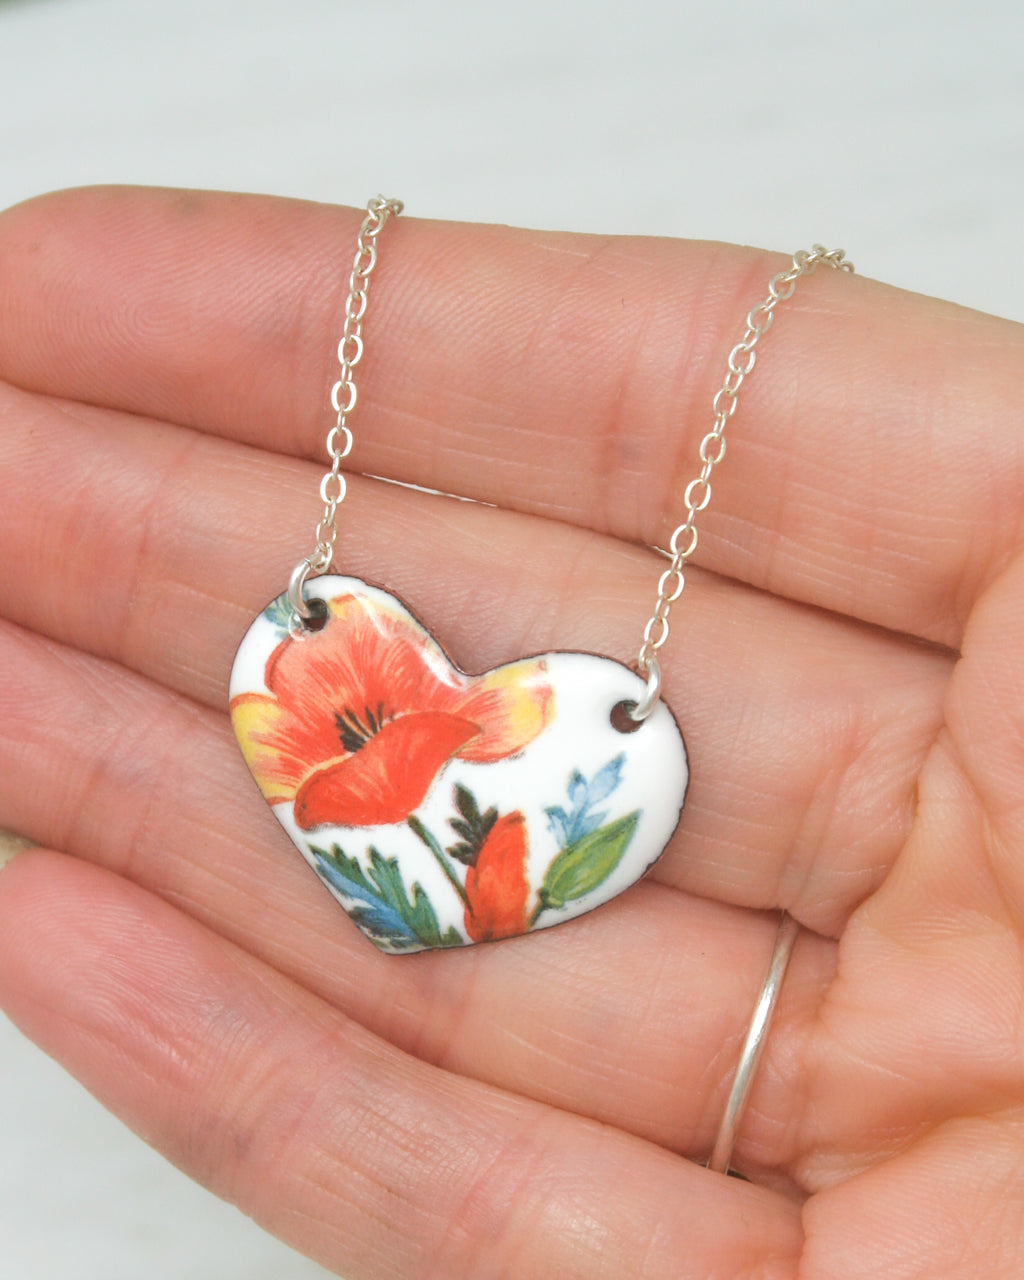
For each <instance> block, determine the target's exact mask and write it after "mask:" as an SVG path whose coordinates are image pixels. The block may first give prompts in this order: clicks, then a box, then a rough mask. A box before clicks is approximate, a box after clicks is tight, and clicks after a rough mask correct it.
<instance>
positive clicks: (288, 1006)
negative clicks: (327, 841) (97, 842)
mask: <svg viewBox="0 0 1024 1280" xmlns="http://www.w3.org/2000/svg"><path fill="white" fill-rule="evenodd" d="M68 973H73V974H74V981H72V982H69V981H68V979H67V975H68ZM0 999H2V1001H3V1003H4V1006H5V1008H6V1009H7V1011H8V1012H9V1013H10V1014H11V1016H12V1017H13V1018H14V1020H15V1021H16V1022H17V1023H18V1024H19V1025H20V1026H21V1027H22V1028H23V1029H24V1030H25V1031H27V1032H28V1034H29V1035H31V1036H32V1037H33V1038H34V1039H35V1040H37V1042H39V1043H40V1044H41V1045H42V1047H43V1048H45V1049H47V1050H48V1051H49V1052H51V1053H53V1054H55V1055H56V1056H58V1057H59V1058H60V1060H62V1061H63V1062H64V1064H65V1065H66V1066H68V1067H69V1068H70V1069H71V1070H73V1071H74V1072H75V1073H76V1074H77V1075H79V1076H80V1078H82V1080H83V1081H84V1083H85V1084H86V1085H87V1086H88V1087H89V1088H90V1089H91V1090H92V1091H93V1092H95V1093H96V1094H97V1096H98V1097H99V1098H100V1099H101V1101H103V1102H104V1103H105V1104H106V1105H107V1106H108V1107H110V1108H111V1109H112V1110H114V1111H116V1112H117V1113H119V1114H120V1115H121V1116H123V1118H124V1119H126V1120H127V1122H128V1123H129V1124H131V1125H132V1126H133V1127H134V1128H136V1129H137V1130H139V1131H140V1132H141V1133H142V1134H143V1135H144V1136H145V1137H146V1138H147V1139H148V1140H149V1141H151V1142H152V1143H154V1144H155V1145H157V1146H158V1147H160V1148H161V1149H162V1150H164V1151H165V1152H166V1153H167V1154H169V1155H170V1156H171V1158H172V1159H174V1160H175V1161H176V1162H177V1163H179V1164H180V1165H182V1166H183V1167H184V1168H186V1170H187V1171H188V1172H190V1173H192V1174H193V1176H196V1177H198V1178H199V1179H200V1180H202V1181H203V1182H205V1183H206V1184H207V1185H208V1186H211V1187H212V1188H213V1189H214V1190H216V1191H217V1192H219V1193H220V1194H221V1195H223V1196H225V1197H227V1198H229V1199H231V1200H234V1201H235V1202H236V1203H238V1204H239V1205H240V1206H241V1207H242V1208H243V1209H244V1210H245V1211H246V1212H247V1213H249V1214H251V1215H252V1216H254V1217H255V1218H257V1220H258V1221H260V1222H262V1223H263V1224H264V1225H266V1226H267V1227H268V1228H269V1229H270V1230H272V1231H274V1232H275V1233H276V1234H278V1235H280V1236H281V1237H282V1238H284V1239H285V1240H287V1241H289V1242H290V1243H292V1244H294V1245H295V1246H297V1247H298V1248H300V1249H302V1250H304V1251H305V1252H307V1253H309V1254H310V1255H311V1256H313V1257H315V1258H317V1259H318V1260H320V1261H321V1262H323V1263H324V1264H325V1265H327V1266H329V1267H332V1268H335V1269H337V1270H338V1271H339V1272H341V1273H343V1274H345V1275H348V1276H351V1277H353V1280H359V1278H360V1277H365V1278H367V1280H370V1278H371V1277H378V1276H382V1275H387V1276H393V1277H395V1280H401V1278H402V1277H405V1276H408V1277H415V1280H423V1278H424V1277H432V1276H438V1277H439V1276H444V1277H446V1280H447V1278H450V1280H458V1278H459V1277H463V1276H465V1277H469V1276H479V1275H481V1274H483V1273H487V1272H497V1271H499V1270H500V1271H501V1273H502V1274H504V1275H507V1276H510V1277H514V1276H522V1277H526V1276H534V1275H545V1274H546V1275H558V1276H564V1277H567V1278H569V1277H581V1278H582V1277H587V1280H592V1278H593V1277H595V1276H608V1277H610V1276H621V1275H626V1274H629V1275H636V1276H642V1277H644V1278H645V1280H658V1278H659V1277H666V1278H667V1277H672V1278H673V1280H680V1278H681V1277H688V1276H689V1277H694V1278H696V1277H702V1278H703V1277H705V1276H707V1275H708V1274H709V1273H711V1272H715V1273H716V1274H718V1275H722V1276H735V1277H737V1280H738V1278H739V1277H740V1276H747V1275H750V1274H751V1273H752V1272H754V1271H756V1270H758V1268H761V1274H763V1275H765V1276H766V1277H773V1280H792V1277H793V1276H794V1275H795V1264H796V1258H797V1256H798V1253H799V1249H800V1230H799V1212H798V1208H797V1207H796V1206H795V1205H793V1204H792V1203H791V1202H789V1201H787V1200H785V1199H783V1198H782V1197H779V1196H777V1195H775V1194H773V1193H771V1192H768V1191H765V1190H764V1189H762V1188H757V1187H754V1186H751V1185H747V1184H743V1183H740V1182H737V1181H736V1180H734V1179H726V1178H721V1177H718V1176H716V1175H713V1174H710V1173H708V1172H706V1171H705V1170H702V1169H699V1168H697V1167H695V1166H692V1165H687V1164H685V1163H684V1162H682V1161H680V1160H678V1159H677V1158H675V1157H672V1156H671V1155H669V1154H668V1153H666V1152H664V1151H661V1150H659V1149H658V1148H656V1147H653V1146H650V1145H648V1144H645V1143H642V1142H640V1141H638V1140H637V1139H634V1138H630V1137H629V1136H627V1135H623V1134H617V1133H615V1132H614V1131H612V1130H610V1129H609V1128H607V1127H604V1126H602V1127H597V1126H594V1125H592V1124H590V1123H588V1122H584V1121H581V1120H579V1119H578V1118H575V1117H572V1116H567V1115H565V1114H564V1113H562V1112H559V1111H557V1110H554V1109H551V1108H547V1107H543V1106H540V1105H539V1104H536V1103H532V1102H529V1101H526V1100H523V1099H519V1098H516V1097H514V1096H512V1095H509V1094H506V1093H502V1092H500V1091H498V1090H495V1089H492V1088H490V1087H488V1086H485V1085H481V1084H477V1083H474V1082H471V1081H466V1080H462V1079H459V1078H457V1077H454V1076H452V1075H450V1074H449V1073H447V1072H445V1071H442V1070H438V1069H437V1068H433V1067H429V1066H426V1065H424V1064H423V1063H421V1062H417V1061H416V1060H414V1059H411V1058H409V1057H408V1056H406V1055H404V1054H402V1053H400V1052H398V1051H397V1050H395V1049H393V1048H391V1047H390V1046H388V1045H386V1044H385V1043H383V1042H382V1041H380V1040H379V1039H378V1038H377V1037H375V1036H372V1035H371V1034H369V1033H367V1032H365V1031H363V1030H362V1029H360V1028H359V1027H358V1026H356V1025H355V1024H353V1023H351V1022H348V1021H346V1020H345V1019H344V1018H342V1017H340V1016H339V1015H338V1014H337V1013H336V1012H335V1011H334V1010H332V1009H330V1008H329V1007H327V1006H326V1005H324V1004H323V1003H322V1002H321V1001H319V1000H317V999H316V998H315V997H313V996H311V995H309V994H308V993H306V992H303V991H302V990H301V989H300V988H298V987H296V986H295V985H294V984H293V983H291V982H289V981H288V980H287V979H284V978H282V977H281V976H280V975H278V974H275V973H274V972H273V971H272V970H270V969H268V968H267V967H266V966H265V965H263V964H261V963H260V962H258V961H255V960H253V959H252V958H251V957H248V956H246V955H245V954H244V953H242V952H239V951H237V950H236V949H234V948H233V947H231V946H230V945H228V944H226V943H224V942H223V941H221V940H219V939H217V938H215V937H213V936H211V935H210V934H208V933H207V932H206V931H205V930H203V929H202V928H201V927H199V926H197V925H196V924H195V923H194V922H192V921H189V920H188V919H186V918H185V917H183V916H181V915H180V914H179V913H177V912H175V911H174V910H172V909H171V908H169V907H167V906H165V905H163V904H161V903H160V902H159V901H158V900H156V899H154V898H152V897H150V896H149V895H147V894H145V893H142V892H140V891H139V890H138V889H135V888H133V887H131V886H128V885H126V884H124V883H123V882H118V881H117V880H116V879H114V878H112V877H110V876H108V875H106V874H104V873H100V872H97V871H96V870H94V869H92V868H86V867H83V866H81V865H78V864H75V863H73V862H69V861H68V860H66V859H62V858H60V857H58V856H56V855H52V854H45V853H30V854H26V855H24V856H23V857H21V858H19V859H18V860H17V861H16V862H15V863H14V864H12V866H11V867H9V868H8V869H7V870H6V871H5V873H4V875H3V880H2V882H0ZM709 1222H713V1223H714V1224H715V1229H714V1231H713V1232H711V1231H708V1230H707V1228H706V1224H707V1223H709Z"/></svg>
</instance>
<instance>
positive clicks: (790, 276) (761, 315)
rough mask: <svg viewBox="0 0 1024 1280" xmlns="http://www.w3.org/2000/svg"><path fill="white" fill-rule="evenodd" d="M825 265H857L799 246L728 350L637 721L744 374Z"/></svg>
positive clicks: (649, 644)
mask: <svg viewBox="0 0 1024 1280" xmlns="http://www.w3.org/2000/svg"><path fill="white" fill-rule="evenodd" d="M822 263H824V264H825V265H826V266H829V267H833V268H835V269H836V270H837V271H852V270H853V263H852V262H847V261H846V257H845V251H844V250H842V249H826V248H825V247H824V246H823V245H820V244H816V245H814V247H813V248H812V249H811V251H810V252H809V253H808V252H807V250H806V249H801V250H799V252H797V253H795V254H794V255H793V262H792V265H791V266H790V267H789V269H788V270H786V271H780V272H779V273H778V274H777V275H774V276H772V278H771V280H770V281H769V282H768V297H767V298H765V299H764V301H763V302H759V303H758V304H757V306H756V307H754V308H752V310H751V311H750V312H749V314H748V315H747V331H746V333H744V335H743V337H742V338H741V339H740V340H739V342H737V343H736V345H735V346H734V347H733V349H732V350H731V351H730V352H729V359H728V361H727V362H726V363H727V366H728V368H727V371H726V375H725V381H724V382H723V383H722V385H721V386H720V387H719V388H718V391H717V392H716V393H715V398H714V399H713V400H712V402H711V409H712V412H713V414H714V424H713V425H712V427H711V430H710V431H709V432H708V433H707V435H706V436H705V437H704V439H703V440H702V441H701V442H700V448H699V449H698V451H697V452H698V454H699V456H700V462H701V467H700V471H699V473H698V474H697V475H696V476H694V478H693V479H692V480H691V481H690V483H689V484H688V485H687V486H686V490H685V492H684V493H683V506H684V507H685V509H686V519H685V520H684V521H683V523H682V524H681V525H680V526H679V527H678V528H677V529H676V531H675V532H674V533H673V534H672V537H671V539H670V540H669V550H670V551H671V553H672V563H671V564H670V565H669V567H668V568H667V569H666V570H665V572H664V573H663V574H662V575H661V577H660V578H659V579H658V600H657V603H656V604H655V606H654V612H653V613H652V614H651V616H650V617H649V618H648V620H647V625H646V626H645V627H644V633H643V641H642V643H641V645H640V652H639V654H638V655H637V660H636V665H637V668H638V670H639V671H640V674H641V675H643V676H646V677H647V691H646V693H645V694H644V696H643V698H641V699H640V701H639V702H638V703H637V704H636V706H635V707H633V708H631V710H630V712H629V714H630V716H631V717H632V719H634V720H646V718H647V717H648V716H649V715H650V714H651V712H652V711H653V710H654V708H655V707H656V706H657V704H658V700H659V698H660V696H661V668H660V666H659V664H658V650H659V649H660V648H661V647H662V645H663V644H664V643H665V641H666V640H667V639H668V615H669V612H670V610H671V608H672V606H673V604H675V602H676V601H677V600H678V599H679V597H680V596H681V595H682V594H683V587H684V585H685V582H686V577H685V573H684V570H685V568H686V564H687V562H688V561H689V559H690V557H691V556H692V555H693V553H694V552H695V551H696V550H697V515H698V513H699V512H701V511H703V510H704V508H705V507H706V506H707V505H708V503H709V502H710V501H711V473H712V471H714V469H715V467H717V466H718V464H719V463H720V462H721V461H722V459H723V458H724V457H725V426H726V423H727V422H728V421H729V419H730V418H731V417H732V415H733V414H734V413H735V412H736V406H737V404H738V403H739V393H740V387H742V386H743V380H744V378H746V377H747V376H748V375H749V374H750V373H751V372H752V371H753V368H754V362H755V361H756V359H757V352H756V351H755V347H756V346H757V344H758V342H759V341H760V339H761V338H762V337H763V336H764V335H765V334H766V333H767V332H768V330H769V329H770V328H771V327H772V321H773V320H774V318H775V308H776V307H777V306H778V305H779V303H780V302H785V301H786V300H787V299H788V298H791V297H792V296H793V291H794V290H795V289H796V282H797V281H798V280H799V279H800V277H801V276H809V275H810V274H811V273H812V272H813V271H814V270H815V269H816V268H817V267H818V266H820V265H821V264H822Z"/></svg>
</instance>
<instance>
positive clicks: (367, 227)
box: [288, 196, 404, 622]
mask: <svg viewBox="0 0 1024 1280" xmlns="http://www.w3.org/2000/svg"><path fill="white" fill-rule="evenodd" d="M403 208H404V206H403V204H402V202H401V200H393V199H391V200H389V199H386V198H385V197H384V196H374V197H373V199H372V200H370V201H369V203H368V204H367V206H366V217H365V218H364V219H363V222H362V226H360V228H359V235H358V236H357V237H356V256H355V258H354V259H353V260H352V270H351V272H350V273H349V277H348V297H347V298H346V300H345V326H344V328H343V329H342V333H341V341H340V342H339V343H338V363H339V365H340V366H341V377H339V379H338V381H337V382H336V383H335V384H334V386H333V387H332V388H331V407H332V408H333V409H334V412H335V413H336V414H337V415H338V416H337V419H336V420H335V423H334V426H333V427H332V428H331V430H330V432H329V433H328V435H327V456H328V457H329V458H330V460H331V467H330V470H329V471H326V472H325V473H324V476H323V478H322V479H321V481H320V497H321V499H322V500H323V504H324V510H323V514H322V515H321V517H320V523H319V524H318V525H317V527H316V547H315V548H314V550H313V553H312V554H311V555H309V556H307V557H306V558H305V559H304V560H302V561H300V563H299V564H298V566H297V567H296V568H295V570H294V572H293V573H292V576H291V580H290V581H289V584H288V602H289V604H290V605H291V607H292V612H293V613H294V614H295V615H297V618H298V620H299V621H300V622H308V621H309V620H310V618H312V616H313V610H312V609H311V608H310V606H309V605H308V604H307V603H306V600H305V597H304V596H303V594H302V588H303V587H304V586H305V582H306V579H307V578H308V577H309V575H310V574H311V573H326V572H327V570H328V569H329V568H330V567H331V561H332V560H333V559H334V544H335V543H336V542H337V540H338V507H340V506H341V504H342V503H343V502H344V501H345V492H346V489H347V485H346V482H345V477H344V476H343V475H342V474H341V464H342V462H343V461H344V459H345V458H347V457H348V455H349V454H350V453H351V452H352V431H351V428H350V427H349V425H348V419H349V416H350V415H351V413H352V411H353V410H354V409H355V407H356V397H357V391H356V381H355V378H354V377H353V370H354V369H355V367H356V365H357V364H358V363H359V361H360V360H361V359H362V358H363V317H364V316H365V315H366V303H367V298H368V296H369V292H370V274H371V273H372V271H373V269H374V267H375V266H376V265H377V237H378V236H379V235H380V233H381V231H383V229H384V226H385V223H386V222H387V220H388V218H390V217H392V216H395V217H397V216H398V214H400V213H401V212H402V209H403Z"/></svg>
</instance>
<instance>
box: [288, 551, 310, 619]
mask: <svg viewBox="0 0 1024 1280" xmlns="http://www.w3.org/2000/svg"><path fill="white" fill-rule="evenodd" d="M312 572H313V562H312V560H311V559H310V558H309V557H308V556H307V557H306V559H305V560H300V561H299V563H298V564H297V565H296V566H295V569H294V570H293V571H292V576H291V577H290V578H289V579H288V592H287V595H288V603H289V604H290V605H291V607H292V613H293V614H294V615H295V617H297V618H298V619H299V622H300V623H303V622H308V621H309V620H310V618H312V616H313V610H312V609H311V608H310V607H309V605H308V604H307V603H306V598H305V596H303V594H302V589H303V587H305V585H306V579H307V578H308V577H309V575H310V574H311V573H312Z"/></svg>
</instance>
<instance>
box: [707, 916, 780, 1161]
mask: <svg viewBox="0 0 1024 1280" xmlns="http://www.w3.org/2000/svg"><path fill="white" fill-rule="evenodd" d="M799 932H800V925H799V923H798V922H797V921H796V920H794V919H793V917H792V916H791V915H790V914H789V912H788V911H783V913H782V915H781V916H780V917H779V928H778V932H777V933H776V935H775V946H774V947H773V948H772V958H771V959H770V960H769V962H768V972H767V973H766V974H765V978H764V983H763V985H762V987H761V994H760V995H759V996H758V998H757V1004H756V1005H755V1006H754V1016H753V1017H752V1018H751V1019H750V1027H749V1028H748V1030H747V1038H746V1040H744V1042H743V1048H742V1049H741V1050H740V1060H739V1062H738V1063H737V1064H736V1074H735V1076H733V1081H732V1089H731V1090H730V1091H729V1101H728V1102H727V1103H726V1104H725V1114H724V1115H723V1116H722V1123H721V1124H720V1125H719V1126H718V1136H717V1137H716V1138H715V1146H714V1149H713V1151H712V1152H711V1159H710V1160H709V1161H708V1168H709V1169H711V1170H713V1171H714V1172H715V1173H728V1172H729V1160H730V1159H731V1157H732V1148H733V1144H734V1143H735V1141H736V1131H737V1130H738V1129H739V1127H740V1121H741V1120H742V1119H743V1113H744V1111H745V1110H746V1109H747V1100H748V1098H749V1095H750V1086H751V1084H752V1083H753V1079H754V1074H755V1072H756V1071H757V1067H758V1063H759V1062H760V1061H761V1054H762V1053H763V1052H764V1046H765V1044H766V1042H767V1040H768V1028H769V1027H770V1026H771V1021H772V1014H773V1013H774V1012H775V1006H776V1004H778V1000H779V992H780V991H781V989H782V979H783V978H784V977H785V976H786V967H787V966H788V964H789V957H790V956H791V955H792V954H793V944H794V943H795V942H796V938H797V934H798V933H799Z"/></svg>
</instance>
